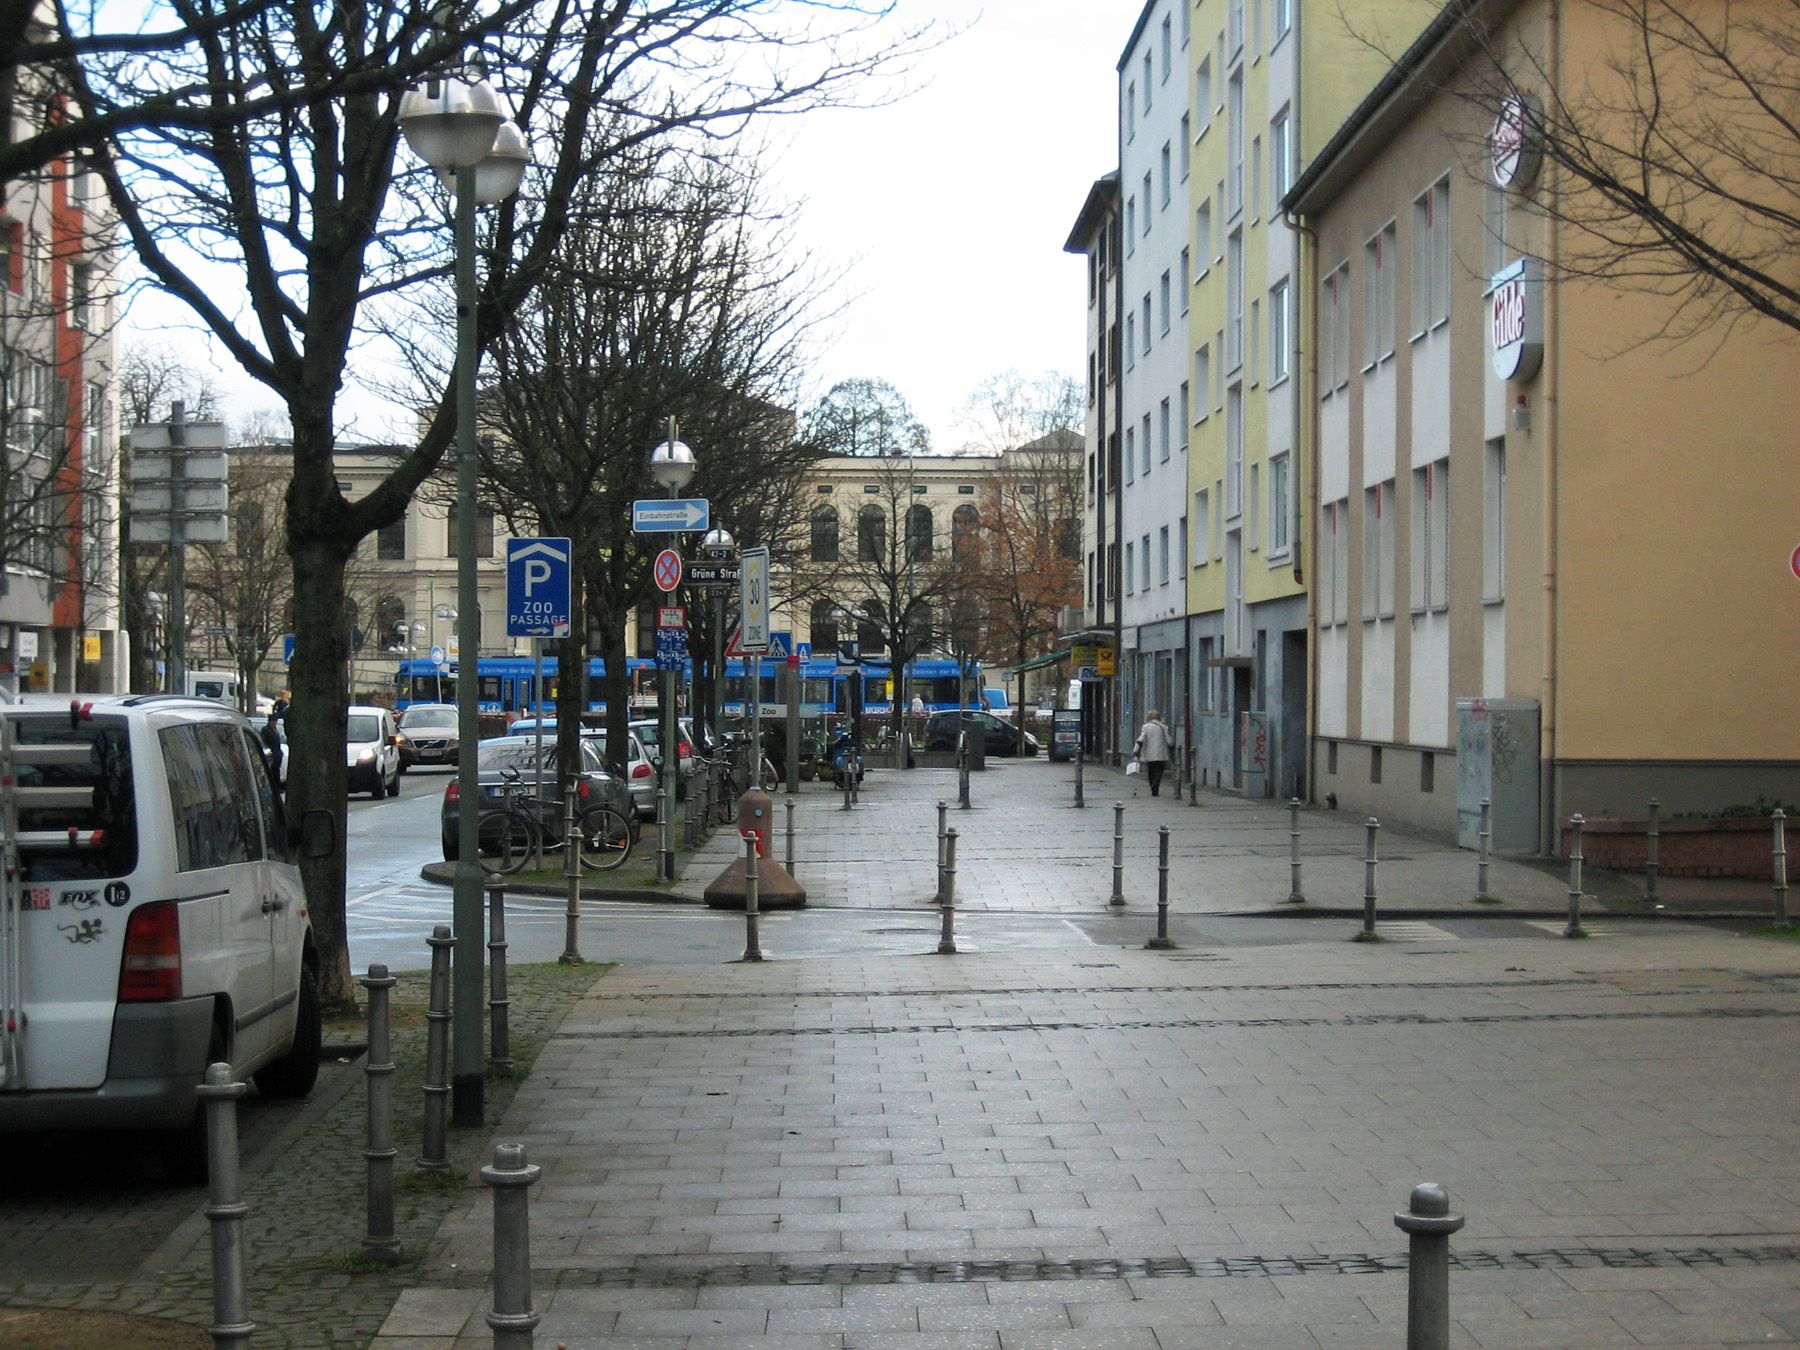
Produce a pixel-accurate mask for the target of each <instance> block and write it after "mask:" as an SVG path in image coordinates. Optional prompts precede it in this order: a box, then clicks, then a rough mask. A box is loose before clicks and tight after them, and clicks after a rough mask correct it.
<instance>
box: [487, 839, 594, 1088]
mask: <svg viewBox="0 0 1800 1350" xmlns="http://www.w3.org/2000/svg"><path fill="white" fill-rule="evenodd" d="M564 838H565V839H566V840H568V842H567V843H565V844H564V845H563V849H564V851H565V852H570V851H573V850H574V848H575V843H574V839H573V836H570V835H565V836H564ZM487 904H488V1042H489V1044H488V1063H487V1066H488V1072H489V1073H491V1074H497V1075H499V1076H500V1077H502V1078H511V1077H512V1071H513V1057H512V1024H511V1022H510V1020H509V1019H510V1017H511V1012H510V1011H509V1010H510V1009H511V1008H512V999H511V998H510V997H509V996H508V995H507V992H506V945H507V944H506V883H505V882H503V881H490V882H488V884H487Z"/></svg>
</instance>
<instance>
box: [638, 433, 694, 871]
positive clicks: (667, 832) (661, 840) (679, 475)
mask: <svg viewBox="0 0 1800 1350" xmlns="http://www.w3.org/2000/svg"><path fill="white" fill-rule="evenodd" d="M699 467H700V466H699V465H698V464H697V463H695V462H694V452H693V451H692V450H690V449H688V447H687V446H686V445H685V444H683V443H682V442H681V441H678V440H676V439H675V419H674V418H673V417H671V418H670V419H669V438H668V439H667V440H665V441H663V442H662V443H661V444H660V445H658V446H657V447H656V449H654V450H652V451H651V452H650V476H651V477H652V478H654V479H656V481H657V482H658V483H661V484H662V485H663V486H664V487H666V488H667V489H668V490H669V496H670V497H671V498H675V497H679V496H680V495H681V490H682V489H683V488H684V487H686V486H687V485H688V483H689V482H690V481H691V480H692V479H693V477H694V470H695V469H697V468H699ZM677 594H678V593H677ZM675 674H676V672H675V668H674V667H673V666H668V667H665V668H664V669H663V671H662V695H661V697H660V698H659V699H658V700H657V703H658V712H659V713H660V716H658V718H657V721H659V722H660V723H662V733H661V735H660V736H659V737H658V740H660V741H661V743H662V763H661V764H660V765H659V766H658V769H659V772H658V775H657V776H658V777H659V778H660V779H661V780H662V791H661V792H659V793H658V794H657V807H656V876H657V879H658V880H659V881H673V880H675V843H674V824H675V822H674V815H675V785H676V783H677V781H678V780H679V777H680V774H681V732H680V727H679V725H678V723H677V722H676V720H675V686H676V680H675Z"/></svg>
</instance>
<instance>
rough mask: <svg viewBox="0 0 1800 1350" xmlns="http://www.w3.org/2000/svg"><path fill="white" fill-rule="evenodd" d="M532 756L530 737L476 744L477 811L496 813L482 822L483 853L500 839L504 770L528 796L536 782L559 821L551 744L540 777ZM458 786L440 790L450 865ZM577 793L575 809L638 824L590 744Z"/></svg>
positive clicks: (625, 793) (624, 791)
mask: <svg viewBox="0 0 1800 1350" xmlns="http://www.w3.org/2000/svg"><path fill="white" fill-rule="evenodd" d="M537 756H538V744H537V737H535V736H499V737H495V738H494V739H492V740H487V741H483V742H482V743H481V748H480V750H479V751H478V752H477V755H476V760H475V771H476V774H477V776H478V779H479V781H480V784H481V809H482V810H483V811H484V812H492V813H496V814H490V815H489V816H488V817H487V818H486V819H484V820H483V821H482V822H481V845H482V847H483V848H484V849H486V848H492V847H494V846H496V845H497V844H498V843H499V840H500V832H501V830H502V828H503V826H502V824H501V818H500V816H499V815H498V814H497V813H498V811H499V809H500V808H501V807H502V806H504V805H505V804H506V792H505V783H506V777H507V772H508V770H511V771H514V772H516V773H517V774H518V775H519V780H520V784H521V786H522V788H523V790H524V791H525V792H527V793H529V792H532V791H533V790H534V788H535V786H536V785H537V783H539V782H540V781H541V783H542V785H543V796H544V797H545V798H547V799H550V800H553V801H555V802H556V803H557V806H556V808H555V809H556V810H557V812H558V813H559V816H560V812H561V810H562V806H561V802H562V785H561V783H560V782H559V780H558V777H557V772H556V743H555V742H554V741H547V742H545V743H544V758H543V769H542V773H541V777H540V774H539V770H538V757H537ZM460 786H461V784H460V782H459V781H458V780H457V779H454V778H452V779H451V780H450V782H449V784H448V785H447V786H446V787H445V788H444V803H443V817H442V825H443V831H442V832H443V843H444V857H445V858H446V859H447V860H449V861H452V862H454V861H455V860H456V853H457V847H456V846H457V831H458V829H459V828H460V819H461V818H460V792H459V789H460ZM578 791H579V794H580V795H579V797H578V799H577V801H578V805H591V804H594V803H600V804H603V805H606V806H610V807H612V808H613V810H615V811H617V812H618V813H619V814H620V815H621V816H623V817H624V818H625V820H626V822H627V823H633V822H635V821H636V819H637V813H636V812H635V811H634V810H632V806H631V790H630V789H629V788H628V787H626V785H625V782H624V780H623V779H620V778H615V777H613V776H612V775H611V774H609V773H607V772H606V770H605V767H604V766H603V765H602V763H601V760H600V751H599V749H598V748H597V747H596V746H595V744H594V742H593V741H592V740H583V741H582V742H581V782H580V785H579V789H578ZM522 804H523V803H521V805H522Z"/></svg>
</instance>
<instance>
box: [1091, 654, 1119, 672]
mask: <svg viewBox="0 0 1800 1350" xmlns="http://www.w3.org/2000/svg"><path fill="white" fill-rule="evenodd" d="M1095 655H1096V656H1097V657H1098V658H1099V659H1098V660H1097V661H1096V662H1095V664H1096V665H1097V666H1099V667H1100V674H1101V675H1102V676H1107V675H1112V674H1115V673H1116V672H1115V669H1114V668H1115V666H1116V665H1117V663H1118V652H1117V651H1115V650H1114V649H1113V648H1111V647H1102V648H1100V649H1099V651H1098V652H1096V653H1095Z"/></svg>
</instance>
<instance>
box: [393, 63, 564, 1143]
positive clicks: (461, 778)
mask: <svg viewBox="0 0 1800 1350" xmlns="http://www.w3.org/2000/svg"><path fill="white" fill-rule="evenodd" d="M399 119H400V130H401V132H402V133H403V134H404V135H405V136H406V143H407V144H408V145H409V146H411V147H412V151H413V153H414V154H416V155H417V156H418V157H419V158H420V159H422V160H424V161H425V163H426V164H428V165H430V166H431V167H432V168H433V169H435V170H437V172H438V175H439V177H440V178H443V179H444V181H445V182H446V183H447V184H450V185H451V186H452V187H453V189H454V192H455V197H456V211H455V242H456V455H457V464H456V509H457V517H456V526H457V543H456V608H457V613H458V615H459V627H458V629H457V649H458V667H457V674H458V679H457V681H456V721H457V738H458V742H459V744H461V745H462V747H463V753H461V754H459V755H458V756H457V757H456V762H457V792H458V799H457V801H458V805H457V849H456V869H455V873H454V888H453V892H452V894H453V900H452V916H453V919H454V922H455V925H456V947H455V953H454V955H455V984H454V991H453V996H452V1000H451V1005H452V1015H451V1022H450V1029H451V1036H452V1041H451V1043H452V1047H453V1050H452V1073H451V1110H452V1113H453V1115H454V1116H455V1119H456V1122H457V1123H458V1124H459V1125H480V1124H481V1123H482V1120H483V1115H484V1106H485V1102H484V1099H485V1091H484V1080H483V1068H484V1064H483V1057H482V1043H481V1004H482V964H481V963H482V959H483V952H482V941H481V938H482V927H483V925H482V876H481V864H480V860H479V858H478V857H477V856H476V854H477V850H478V848H479V846H480V838H481V817H480V810H481V789H480V780H479V778H478V776H477V772H476V768H477V759H478V756H477V755H476V753H475V749H476V746H477V745H478V744H479V742H480V724H479V719H478V717H477V714H478V712H479V711H480V707H479V703H478V699H479V697H480V688H481V682H480V679H479V678H478V674H477V670H478V663H479V658H480V653H481V631H480V627H479V625H480V622H481V606H480V598H479V596H478V594H477V592H476V585H475V583H476V574H475V544H476V531H475V525H476V520H475V511H476V500H475V486H476V458H475V455H476V451H475V364H476V360H477V352H476V346H475V208H476V206H477V205H482V206H488V205H492V204H493V203H495V202H499V201H504V200H505V199H506V198H507V197H510V196H511V195H512V194H513V193H514V192H516V191H518V188H519V184H520V183H521V182H523V181H524V178H525V168H526V165H527V164H529V163H530V161H531V156H530V152H529V151H528V150H527V148H526V145H525V137H524V134H523V133H522V132H521V131H520V130H519V128H518V127H517V126H516V125H515V124H514V123H512V122H510V121H509V120H507V117H506V114H505V112H504V110H503V109H502V107H501V103H500V96H499V95H498V94H497V93H495V92H494V87H493V86H492V85H491V84H489V83H488V82H487V81H486V80H485V79H483V78H482V76H481V72H480V70H479V69H477V68H475V67H470V68H469V69H466V70H464V71H462V72H460V73H458V74H455V75H438V76H433V77H432V78H431V79H428V80H427V81H426V82H425V83H424V84H422V85H420V86H418V87H417V88H414V89H409V90H407V91H406V93H405V94H404V95H403V96H402V97H401V99H400V111H399ZM462 661H467V662H468V663H469V668H468V669H467V670H463V669H462V667H461V664H460V663H461V662H462Z"/></svg>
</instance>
